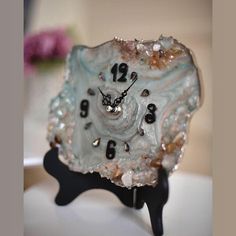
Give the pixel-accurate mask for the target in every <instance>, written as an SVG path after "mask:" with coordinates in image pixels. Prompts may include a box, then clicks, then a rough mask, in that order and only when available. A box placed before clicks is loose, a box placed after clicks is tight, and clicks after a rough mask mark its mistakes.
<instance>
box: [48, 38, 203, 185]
mask: <svg viewBox="0 0 236 236" xmlns="http://www.w3.org/2000/svg"><path fill="white" fill-rule="evenodd" d="M116 63H117V64H119V63H126V64H127V65H128V66H129V71H128V72H127V73H126V76H127V78H130V79H128V80H127V81H128V82H127V83H119V82H114V80H112V79H111V78H112V77H111V68H112V66H114V65H116ZM121 72H122V70H121ZM133 72H135V73H137V76H138V80H137V82H136V83H135V85H134V86H133V87H132V89H130V90H131V91H129V93H128V94H127V96H126V97H125V99H123V101H122V102H121V104H120V105H119V109H118V108H117V113H113V114H112V113H111V112H110V110H109V109H107V107H104V105H103V104H102V98H103V97H102V95H101V93H100V92H99V90H98V87H99V89H101V91H103V92H102V93H104V94H109V95H110V97H111V99H112V100H114V99H115V98H117V97H119V96H120V94H121V92H122V91H124V89H126V88H127V86H128V85H129V84H130V83H132V73H133ZM127 84H128V85H127ZM83 101H86V109H88V110H86V112H88V111H89V112H88V114H87V113H86V117H84V116H82V117H81V109H82V111H83V109H84V103H82V102H83ZM148 104H149V105H150V104H152V106H153V104H155V106H156V111H155V122H153V123H152V124H150V123H149V122H146V121H145V116H146V115H147V114H148ZM200 105H201V84H200V80H199V73H198V69H197V67H196V65H195V63H194V61H193V58H192V54H191V52H190V50H189V49H188V48H186V47H185V46H184V45H183V44H181V43H180V42H178V41H177V40H176V39H174V38H173V37H164V36H161V37H160V38H159V39H158V40H152V41H151V40H150V41H145V40H122V39H119V38H114V39H113V40H111V41H108V42H106V43H104V44H101V45H99V46H97V47H94V48H89V47H86V46H75V47H74V48H73V49H72V51H71V53H70V54H69V55H68V58H67V63H66V74H65V82H64V84H63V88H62V90H61V91H60V92H59V94H58V95H57V96H56V97H55V98H53V99H52V101H51V103H50V114H49V125H48V136H47V139H48V141H49V143H50V145H51V147H55V146H57V147H58V148H59V158H60V160H61V161H62V162H63V163H64V164H66V165H68V166H69V168H70V169H71V170H72V171H78V172H81V173H88V172H90V173H92V172H98V173H99V174H100V175H101V176H102V177H106V178H108V179H110V180H111V181H112V182H113V183H115V184H117V185H119V186H122V187H127V188H131V187H134V186H138V187H139V186H144V185H152V186H155V185H156V184H158V179H157V176H158V170H159V169H160V168H165V169H166V171H167V172H168V173H172V172H173V171H174V170H176V168H177V165H178V163H179V161H180V159H181V157H182V156H183V151H184V145H185V144H186V142H187V135H188V128H189V124H190V120H191V117H192V116H193V114H194V112H195V111H196V110H197V109H198V108H199V106H200ZM109 140H113V144H114V143H115V145H114V146H112V147H111V148H112V150H113V151H114V152H115V154H114V153H113V154H114V156H113V158H112V159H109V158H107V156H106V152H107V149H108V148H110V147H108V146H109V145H108V143H109Z"/></svg>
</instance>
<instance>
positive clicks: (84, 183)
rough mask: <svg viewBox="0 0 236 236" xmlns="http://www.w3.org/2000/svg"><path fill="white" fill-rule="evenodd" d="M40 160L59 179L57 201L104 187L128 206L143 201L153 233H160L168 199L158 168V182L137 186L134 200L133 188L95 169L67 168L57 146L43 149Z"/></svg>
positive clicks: (157, 235)
mask: <svg viewBox="0 0 236 236" xmlns="http://www.w3.org/2000/svg"><path fill="white" fill-rule="evenodd" d="M43 164H44V168H45V170H46V171H47V172H48V173H49V174H50V175H52V176H53V177H55V178H56V179H57V181H58V183H59V186H60V188H59V192H58V194H57V196H56V198H55V202H56V204H57V205H60V206H62V205H67V204H69V203H70V202H72V201H73V200H74V199H75V198H76V197H78V196H79V195H80V194H81V193H83V192H85V191H87V190H89V189H94V188H98V189H105V190H108V191H111V192H113V193H114V194H115V195H116V196H117V197H118V198H119V199H120V201H121V202H122V203H123V204H124V205H126V206H128V207H134V208H136V209H141V208H142V207H143V205H144V203H146V204H147V207H148V210H149V214H150V218H151V224H152V229H153V233H154V235H155V236H161V235H163V224H162V209H163V206H164V205H165V203H166V202H167V199H168V177H167V174H166V172H165V171H164V170H160V171H159V183H158V185H157V186H156V187H151V186H144V187H139V188H136V190H135V191H136V202H133V199H134V188H133V189H130V190H129V189H126V188H122V187H119V186H116V185H115V184H113V183H111V182H110V181H109V180H107V179H106V178H101V177H100V175H99V174H98V173H92V174H90V173H89V174H81V173H78V172H73V171H70V170H69V169H68V167H67V166H66V165H64V164H63V163H62V162H60V160H59V159H58V149H57V148H53V149H51V150H49V151H48V152H47V153H46V155H45V157H44V163H43Z"/></svg>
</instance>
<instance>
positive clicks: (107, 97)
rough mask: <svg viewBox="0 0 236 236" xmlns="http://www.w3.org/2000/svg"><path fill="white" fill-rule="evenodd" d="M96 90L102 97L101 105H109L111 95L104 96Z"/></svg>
mask: <svg viewBox="0 0 236 236" xmlns="http://www.w3.org/2000/svg"><path fill="white" fill-rule="evenodd" d="M98 90H99V92H100V93H101V94H102V97H103V99H102V105H104V106H109V105H111V95H110V94H107V95H105V94H104V93H103V92H102V90H101V89H100V88H99V87H98Z"/></svg>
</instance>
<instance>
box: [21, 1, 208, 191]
mask: <svg viewBox="0 0 236 236" xmlns="http://www.w3.org/2000/svg"><path fill="white" fill-rule="evenodd" d="M211 4H212V3H211V1H210V0H146V1H144V0H119V1H118V0H109V1H107V0H96V1H92V0H70V1H66V0H50V1H47V0H27V1H26V0H25V1H24V26H25V28H24V32H25V42H24V50H25V65H24V66H25V80H24V87H25V88H24V172H25V189H26V188H28V187H29V186H31V185H32V184H35V183H37V182H39V181H41V180H44V179H46V178H51V177H49V176H48V174H47V173H46V172H45V171H44V170H43V168H42V160H43V156H44V154H45V152H46V151H47V150H48V149H49V146H48V143H47V141H46V132H47V118H48V104H49V101H50V99H51V98H52V97H53V96H55V95H56V94H57V92H58V91H59V90H60V88H61V86H62V83H63V74H64V58H65V55H66V53H67V51H68V50H69V48H70V47H71V46H72V45H73V44H85V45H88V46H95V45H98V44H101V43H103V42H104V41H107V40H110V39H113V38H114V36H118V37H121V38H124V39H134V38H137V39H158V38H159V36H160V34H163V35H164V36H173V37H175V38H176V39H178V40H179V41H181V42H182V43H183V44H185V45H186V46H187V47H189V48H191V49H192V51H193V52H194V55H195V58H196V61H197V64H198V66H199V68H200V71H201V75H202V80H203V84H204V103H203V106H202V107H201V108H200V110H199V111H198V112H197V113H196V114H195V115H194V117H193V119H192V121H191V128H190V136H189V143H188V146H187V148H186V152H185V155H184V158H183V159H182V162H181V165H180V167H179V171H180V172H191V173H194V174H199V175H205V176H211V174H212V171H211V149H212V145H211V142H212V71H211V31H212V21H211V19H212V12H211V9H212V6H211ZM38 48H40V49H41V51H39V50H38Z"/></svg>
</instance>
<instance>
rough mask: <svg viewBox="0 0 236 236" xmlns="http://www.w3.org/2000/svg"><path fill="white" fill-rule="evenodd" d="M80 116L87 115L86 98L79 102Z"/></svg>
mask: <svg viewBox="0 0 236 236" xmlns="http://www.w3.org/2000/svg"><path fill="white" fill-rule="evenodd" d="M80 110H81V112H80V116H81V117H83V118H85V117H87V116H88V111H89V101H88V100H86V99H85V100H82V101H81V103H80Z"/></svg>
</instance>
